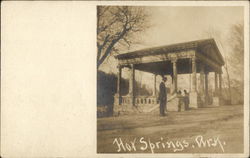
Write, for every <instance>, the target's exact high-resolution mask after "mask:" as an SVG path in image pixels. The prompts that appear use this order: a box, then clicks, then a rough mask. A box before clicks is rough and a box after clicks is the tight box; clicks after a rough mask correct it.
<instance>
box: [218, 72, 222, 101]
mask: <svg viewBox="0 0 250 158" xmlns="http://www.w3.org/2000/svg"><path fill="white" fill-rule="evenodd" d="M221 74H222V73H219V94H220V96H221V94H222V84H221V82H222V77H221Z"/></svg>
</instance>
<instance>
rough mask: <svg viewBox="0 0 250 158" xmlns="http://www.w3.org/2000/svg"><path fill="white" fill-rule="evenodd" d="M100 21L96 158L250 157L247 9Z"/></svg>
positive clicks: (133, 13) (146, 12)
mask: <svg viewBox="0 0 250 158" xmlns="http://www.w3.org/2000/svg"><path fill="white" fill-rule="evenodd" d="M96 15H97V55H96V62H97V67H96V69H97V153H114V154H117V153H176V154H177V153H213V154H218V153H219V154H224V153H236V154H242V153H244V109H245V106H244V69H245V68H244V59H245V58H244V41H245V40H244V25H245V23H244V7H242V6H126V5H119V6H115V5H98V6H97V7H96Z"/></svg>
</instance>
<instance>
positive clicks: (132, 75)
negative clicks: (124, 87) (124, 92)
mask: <svg viewBox="0 0 250 158" xmlns="http://www.w3.org/2000/svg"><path fill="white" fill-rule="evenodd" d="M134 84H135V68H134V64H130V78H129V96H130V101H131V102H130V103H131V105H134V103H135V102H134V100H135V99H134V97H135V93H134Z"/></svg>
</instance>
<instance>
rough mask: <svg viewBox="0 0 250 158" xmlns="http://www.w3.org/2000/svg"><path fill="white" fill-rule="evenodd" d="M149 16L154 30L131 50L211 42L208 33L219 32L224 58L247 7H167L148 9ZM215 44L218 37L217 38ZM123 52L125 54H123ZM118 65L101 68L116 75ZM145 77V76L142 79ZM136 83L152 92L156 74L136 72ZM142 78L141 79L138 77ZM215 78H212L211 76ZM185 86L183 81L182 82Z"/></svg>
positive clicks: (110, 62)
mask: <svg viewBox="0 0 250 158" xmlns="http://www.w3.org/2000/svg"><path fill="white" fill-rule="evenodd" d="M146 10H147V12H148V13H149V15H150V17H149V20H150V23H151V25H152V26H151V27H150V28H149V29H147V31H145V32H143V33H141V34H140V35H139V36H140V39H141V44H140V45H132V46H131V48H130V49H129V50H125V51H123V52H127V51H133V50H139V49H143V48H150V47H155V46H161V45H168V44H174V43H179V42H187V41H193V40H200V39H206V38H210V37H211V35H208V33H207V32H208V31H209V30H210V31H211V30H215V31H216V34H218V36H220V38H221V39H220V40H221V42H222V43H223V44H224V47H225V48H224V49H222V48H220V45H218V44H217V45H218V47H219V49H220V51H221V54H222V55H223V56H224V53H227V52H224V51H228V50H229V47H228V46H229V45H228V38H229V36H230V28H231V26H232V25H233V24H237V23H243V20H244V16H243V13H244V12H243V11H244V10H243V7H235V6H226V7H224V6H219V7H214V6H208V7H207V6H197V7H192V6H184V7H180V6H167V7H159V6H154V7H147V8H146ZM214 38H215V40H218V39H216V37H214ZM123 52H122V53H123ZM116 65H117V61H116V60H115V59H114V58H113V57H109V59H108V60H106V62H105V63H104V64H103V65H102V66H101V70H103V71H105V72H109V73H116V72H117V69H116ZM127 74H128V71H127V70H124V71H123V77H124V78H127V77H128V75H127ZM140 75H142V76H140ZM136 76H137V77H136V79H137V80H142V84H146V83H147V85H148V86H149V88H152V85H153V77H152V74H148V73H142V72H138V71H137V72H136ZM138 76H139V77H138ZM210 76H212V75H210ZM159 80H160V78H159V77H158V78H157V81H158V82H159ZM178 82H181V79H180V81H178Z"/></svg>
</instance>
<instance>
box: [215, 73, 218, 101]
mask: <svg viewBox="0 0 250 158" xmlns="http://www.w3.org/2000/svg"><path fill="white" fill-rule="evenodd" d="M214 94H215V96H217V95H218V73H217V72H214Z"/></svg>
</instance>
